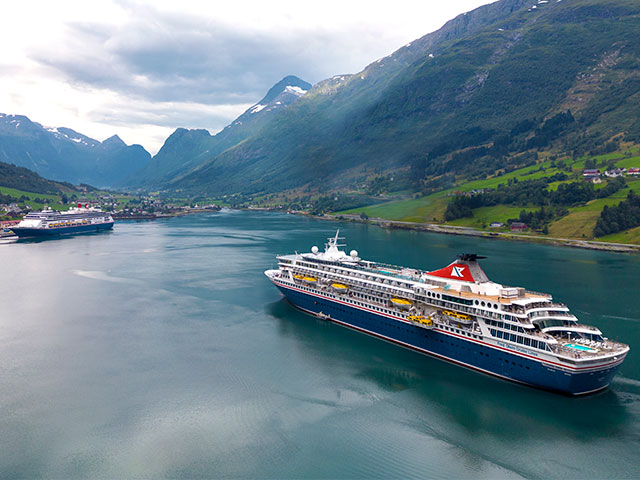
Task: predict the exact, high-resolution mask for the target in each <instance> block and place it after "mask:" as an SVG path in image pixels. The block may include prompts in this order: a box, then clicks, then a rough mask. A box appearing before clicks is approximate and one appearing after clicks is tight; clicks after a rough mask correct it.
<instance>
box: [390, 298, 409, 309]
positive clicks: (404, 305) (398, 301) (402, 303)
mask: <svg viewBox="0 0 640 480" xmlns="http://www.w3.org/2000/svg"><path fill="white" fill-rule="evenodd" d="M391 304H392V305H393V306H394V307H398V308H399V309H401V310H409V309H410V308H411V305H412V303H411V300H407V299H406V298H397V297H393V298H392V299H391Z"/></svg>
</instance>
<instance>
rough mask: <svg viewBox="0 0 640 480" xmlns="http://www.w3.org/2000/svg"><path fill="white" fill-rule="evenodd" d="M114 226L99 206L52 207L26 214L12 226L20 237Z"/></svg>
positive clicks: (79, 231)
mask: <svg viewBox="0 0 640 480" xmlns="http://www.w3.org/2000/svg"><path fill="white" fill-rule="evenodd" d="M110 228H113V218H112V217H111V215H110V214H109V213H107V212H103V211H102V210H100V209H99V208H93V207H89V206H84V207H83V206H82V204H80V203H79V204H78V206H77V207H74V208H71V209H69V210H67V211H65V212H58V211H56V210H52V209H51V208H50V207H49V208H45V209H44V210H42V211H40V212H31V213H28V214H27V215H25V217H24V218H23V219H22V221H21V222H20V223H18V225H16V226H15V227H11V230H12V231H13V233H15V234H16V235H17V236H18V237H20V238H22V237H50V236H57V235H67V234H72V233H73V234H77V233H89V232H97V231H100V230H107V229H110Z"/></svg>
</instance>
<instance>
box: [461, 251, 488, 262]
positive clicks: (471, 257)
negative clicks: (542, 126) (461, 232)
mask: <svg viewBox="0 0 640 480" xmlns="http://www.w3.org/2000/svg"><path fill="white" fill-rule="evenodd" d="M482 258H487V257H485V256H482V255H478V254H477V253H461V254H459V255H458V259H459V260H462V261H463V262H477V261H478V260H480V259H482Z"/></svg>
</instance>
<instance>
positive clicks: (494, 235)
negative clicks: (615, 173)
mask: <svg viewBox="0 0 640 480" xmlns="http://www.w3.org/2000/svg"><path fill="white" fill-rule="evenodd" d="M303 215H307V216H310V217H313V218H317V219H319V220H333V221H338V222H358V223H367V224H371V225H376V226H378V227H382V228H391V229H400V230H417V231H422V232H433V233H444V234H447V235H462V236H467V237H480V238H487V239H496V240H511V241H517V242H528V243H539V244H543V245H554V246H561V247H571V248H582V249H585V250H598V251H602V252H613V253H640V245H633V244H626V243H609V242H597V241H593V240H579V239H572V238H557V237H542V236H533V235H521V234H517V233H510V232H489V231H486V230H476V229H475V228H471V227H458V226H453V225H441V224H437V223H414V222H402V221H397V220H387V219H384V218H377V217H376V218H368V219H366V220H365V219H362V218H360V217H359V216H358V215H340V217H342V218H337V217H336V216H334V215H330V216H327V215H322V216H320V215H311V214H303Z"/></svg>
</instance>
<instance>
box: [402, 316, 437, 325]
mask: <svg viewBox="0 0 640 480" xmlns="http://www.w3.org/2000/svg"><path fill="white" fill-rule="evenodd" d="M407 318H408V319H409V320H410V321H412V322H415V323H419V324H421V325H424V326H425V327H433V320H431V319H430V318H426V317H423V316H422V315H409V316H408V317H407Z"/></svg>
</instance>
